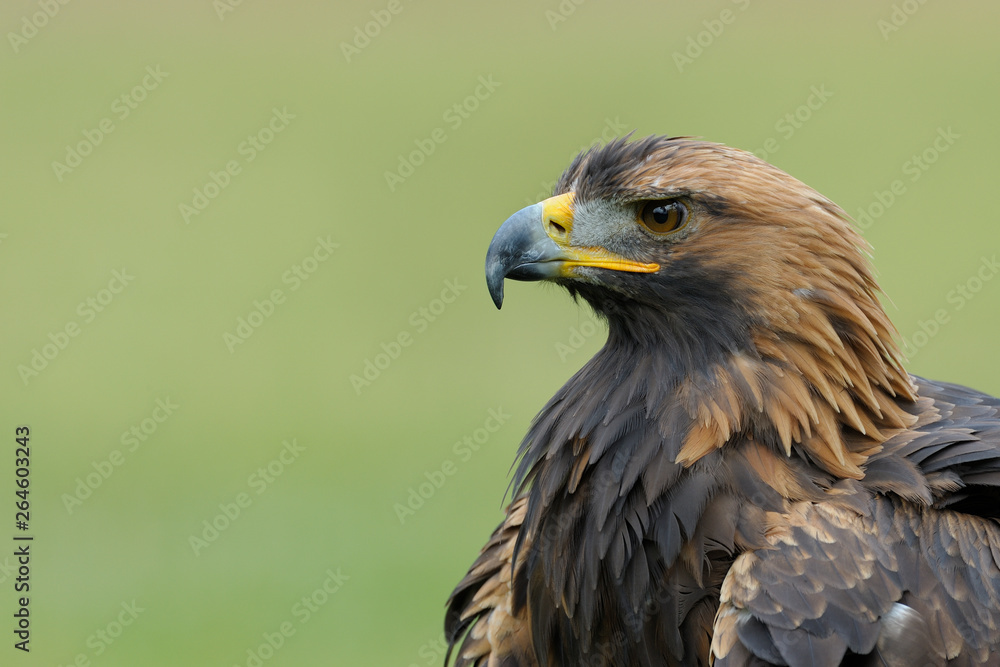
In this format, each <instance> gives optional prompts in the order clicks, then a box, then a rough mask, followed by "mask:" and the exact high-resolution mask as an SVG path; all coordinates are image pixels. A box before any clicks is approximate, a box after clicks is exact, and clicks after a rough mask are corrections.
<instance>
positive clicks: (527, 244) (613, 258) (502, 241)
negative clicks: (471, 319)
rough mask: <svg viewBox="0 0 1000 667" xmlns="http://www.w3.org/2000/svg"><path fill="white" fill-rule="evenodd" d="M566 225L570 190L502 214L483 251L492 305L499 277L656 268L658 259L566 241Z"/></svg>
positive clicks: (499, 295) (499, 291)
mask: <svg viewBox="0 0 1000 667" xmlns="http://www.w3.org/2000/svg"><path fill="white" fill-rule="evenodd" d="M572 231H573V193H572V192H567V193H565V194H562V195H557V196H555V197H550V198H548V199H546V200H544V201H540V202H538V203H537V204H532V205H531V206H527V207H525V208H522V209H521V210H520V211H518V212H517V213H515V214H514V215H512V216H510V217H509V218H507V221H506V222H504V223H503V224H502V225H501V226H500V229H498V230H497V233H496V234H495V235H494V236H493V241H492V242H490V248H489V250H488V251H487V252H486V285H487V287H488V288H489V290H490V296H491V297H493V303H495V304H496V307H497V308H500V306H501V305H503V281H504V278H511V279H512V280H526V281H531V280H552V279H555V278H568V277H571V276H572V274H573V268H574V267H577V266H592V267H597V268H602V269H609V270H612V271H630V272H634V273H654V272H656V271H658V270H659V269H660V265H659V264H643V263H641V262H635V261H632V260H629V259H626V258H624V257H621V256H619V255H616V254H614V253H611V252H609V251H607V250H605V249H604V248H593V247H589V248H582V247H575V246H573V245H571V243H570V235H571V233H572Z"/></svg>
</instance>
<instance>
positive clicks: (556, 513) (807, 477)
mask: <svg viewBox="0 0 1000 667" xmlns="http://www.w3.org/2000/svg"><path fill="white" fill-rule="evenodd" d="M505 278H511V279H514V280H528V281H531V280H548V281H552V282H554V283H556V284H557V285H561V286H562V287H564V288H565V289H566V290H567V291H569V293H570V294H571V295H573V297H574V298H577V299H583V300H584V301H585V302H587V303H588V304H589V305H590V306H591V307H592V308H593V309H594V311H596V313H598V314H599V315H600V316H601V317H603V318H604V319H605V320H606V321H607V326H608V338H607V343H606V344H605V345H604V347H603V348H602V349H601V350H600V351H599V352H598V353H597V354H596V355H595V356H594V358H593V359H591V360H590V361H589V362H588V363H587V364H586V365H585V366H584V367H583V368H582V369H581V370H580V371H579V372H578V373H576V375H574V376H573V377H572V378H571V379H570V380H569V381H568V382H567V383H566V384H565V385H564V386H563V387H562V389H560V390H559V391H558V392H557V393H556V395H555V396H554V397H553V398H552V399H551V400H550V401H549V402H548V404H547V405H546V406H545V407H544V408H543V409H542V411H541V412H540V413H539V414H538V416H537V417H536V418H535V420H534V421H533V423H532V425H531V427H530V430H529V431H528V433H527V435H526V436H525V438H524V441H523V443H522V445H521V448H520V452H519V456H520V463H519V466H518V468H517V471H516V475H515V478H514V480H513V489H514V495H513V502H512V503H511V505H510V506H509V508H508V510H507V514H506V518H505V520H504V521H503V523H502V524H501V525H500V526H499V527H498V528H497V529H496V531H495V532H494V533H493V535H492V537H491V538H490V539H489V541H488V542H487V544H486V546H485V547H484V548H483V550H482V552H481V553H480V555H479V557H478V559H477V560H476V561H475V562H474V564H473V565H472V568H471V569H470V570H469V572H468V574H467V575H466V576H465V578H464V579H463V580H462V581H461V582H460V583H459V584H458V586H457V588H456V589H455V591H454V592H453V593H452V595H451V598H450V600H449V602H448V610H447V616H446V620H445V629H446V637H447V639H448V641H449V643H450V646H451V649H452V650H451V651H450V652H449V653H454V655H455V664H456V665H460V666H467V665H473V666H479V667H487V666H488V667H499V666H501V665H503V666H506V667H550V666H568V665H574V666H575V665H710V664H714V665H716V666H717V667H729V666H733V665H790V666H793V667H797V666H800V665H820V666H829V665H858V666H860V665H879V666H884V667H914V666H920V665H982V664H993V665H996V664H1000V653H998V651H1000V627H998V626H1000V526H998V524H997V519H998V517H1000V488H998V487H1000V400H998V399H996V398H993V397H991V396H987V395H985V394H982V393H980V392H978V391H974V390H972V389H968V388H966V387H961V386H957V385H953V384H946V383H944V382H936V381H932V380H927V379H923V378H920V377H916V376H913V375H909V374H908V373H907V372H906V371H905V370H904V368H903V363H902V362H903V360H902V357H901V354H900V352H899V350H898V347H897V345H896V344H895V343H894V341H893V337H894V335H895V331H894V329H893V326H892V324H891V322H890V321H889V319H888V317H887V316H886V314H885V311H884V310H883V308H882V306H881V305H880V303H879V298H878V295H879V290H878V286H877V284H876V281H875V278H874V277H873V273H872V269H871V267H870V265H869V262H868V259H867V254H866V245H865V243H864V242H863V241H862V239H861V237H860V236H859V235H858V234H857V233H856V232H855V231H854V229H853V228H852V226H851V224H850V222H849V219H848V217H847V215H846V214H845V213H844V211H843V210H842V209H840V208H839V207H838V206H837V205H836V204H834V203H833V202H831V201H830V200H829V199H827V198H825V197H823V196H822V195H820V194H818V193H817V192H815V191H814V190H812V189H810V188H809V187H807V186H806V185H804V184H803V183H801V182H800V181H798V180H796V179H795V178H792V177H791V176H789V175H788V174H785V173H784V172H782V171H781V170H779V169H777V168H775V167H773V166H771V165H770V164H767V163H766V162H764V161H762V160H760V159H758V158H756V157H755V156H753V155H752V154H750V153H747V152H744V151H740V150H736V149H733V148H729V147H726V146H723V145H720V144H715V143H710V142H706V141H700V140H694V139H690V138H683V137H680V138H666V137H648V138H645V139H641V140H630V139H629V138H625V139H617V140H614V141H612V142H611V143H609V144H607V145H604V146H603V147H595V148H592V149H590V150H588V151H585V152H584V153H581V154H580V155H579V156H577V157H576V158H575V159H574V160H573V162H572V163H571V164H570V166H569V168H568V169H567V170H566V172H565V173H564V174H563V175H562V177H561V179H560V180H559V181H558V183H557V185H556V188H555V194H554V196H553V197H551V198H549V199H546V200H544V201H542V202H539V203H537V204H534V205H532V206H528V207H527V208H524V209H522V210H520V211H518V212H517V213H515V214H514V215H513V216H511V217H510V218H509V219H508V220H507V221H506V222H505V223H504V224H503V225H502V226H501V227H500V229H499V231H497V233H496V235H495V237H494V238H493V241H492V243H491V244H490V247H489V251H488V254H487V258H486V279H487V284H488V287H489V290H490V294H491V295H492V297H493V299H494V301H495V303H496V305H497V306H498V307H499V306H500V305H501V303H502V300H503V288H504V279H505ZM446 661H447V659H446Z"/></svg>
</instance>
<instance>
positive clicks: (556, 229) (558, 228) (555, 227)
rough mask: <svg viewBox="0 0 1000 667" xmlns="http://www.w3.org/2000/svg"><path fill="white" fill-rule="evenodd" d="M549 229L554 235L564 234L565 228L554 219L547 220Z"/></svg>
mask: <svg viewBox="0 0 1000 667" xmlns="http://www.w3.org/2000/svg"><path fill="white" fill-rule="evenodd" d="M549 231H550V232H552V233H553V234H555V235H556V236H566V228H565V227H563V226H562V225H560V224H559V223H558V222H556V221H555V220H549Z"/></svg>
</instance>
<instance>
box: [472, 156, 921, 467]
mask: <svg viewBox="0 0 1000 667" xmlns="http://www.w3.org/2000/svg"><path fill="white" fill-rule="evenodd" d="M866 249H867V247H866V245H865V243H864V241H863V240H862V239H861V237H860V236H859V235H858V233H857V232H856V231H855V230H854V229H853V227H852V226H851V224H850V221H849V219H848V217H847V215H846V214H845V213H844V211H843V210H842V209H841V208H839V207H838V206H837V205H836V204H834V203H833V202H832V201H830V200H829V199H827V198H826V197H824V196H822V195H821V194H819V193H818V192H816V191H815V190H813V189H811V188H809V187H808V186H806V185H805V184H803V183H802V182H800V181H798V180H796V179H795V178H793V177H791V176H789V175H788V174H786V173H784V172H783V171H781V170H780V169H778V168H776V167H774V166H772V165H770V164H768V163H766V162H764V161H763V160H761V159H759V158H757V157H756V156H754V155H753V154H751V153H748V152H745V151H742V150H738V149H734V148H730V147H728V146H723V145H721V144H716V143H711V142H707V141H698V140H693V139H690V138H684V137H678V138H667V137H660V136H653V137H647V138H644V139H641V140H638V141H629V140H628V138H627V137H626V138H624V139H617V140H614V141H612V142H610V143H609V144H607V145H605V146H603V147H595V148H592V149H590V150H589V151H586V152H584V153H581V154H580V155H579V156H578V157H577V158H576V159H575V160H574V161H573V162H572V163H571V164H570V166H569V168H568V169H567V170H566V171H565V173H564V174H563V175H562V177H561V178H560V180H559V181H558V183H557V185H556V188H555V193H554V196H552V197H550V198H548V199H546V200H544V201H542V202H539V203H537V204H533V205H531V206H528V207H526V208H523V209H521V210H520V211H518V212H517V213H515V214H514V215H512V216H511V217H510V218H509V219H508V220H507V221H506V222H505V223H504V224H503V225H502V226H501V227H500V229H499V230H498V231H497V233H496V235H495V236H494V238H493V241H492V243H491V244H490V247H489V251H488V253H487V257H486V279H487V285H488V287H489V290H490V294H491V296H492V297H493V300H494V303H496V305H497V307H500V305H501V304H502V302H503V284H504V279H505V278H511V279H514V280H549V281H553V282H555V283H557V284H559V285H562V286H563V287H565V288H566V289H567V290H569V292H570V293H571V294H572V295H574V297H580V298H583V299H584V300H586V301H587V302H588V303H589V304H590V305H591V306H592V307H593V308H594V310H595V311H596V312H597V313H598V314H600V315H601V316H603V317H604V318H605V319H606V320H607V322H608V326H609V337H608V343H607V345H606V349H609V350H616V351H617V352H618V354H619V355H626V356H627V355H628V354H629V351H630V350H633V351H635V350H643V351H649V350H655V351H658V353H659V354H662V355H665V356H667V357H669V359H670V360H671V366H670V368H671V369H672V370H671V372H670V373H669V375H670V376H671V378H672V379H670V380H664V382H672V383H674V385H676V386H679V387H680V389H679V392H674V393H675V394H676V395H679V396H680V397H682V398H684V400H686V401H688V402H689V403H690V412H691V413H692V416H693V417H694V418H695V420H696V421H698V422H700V423H701V425H702V427H701V428H696V429H693V430H692V433H693V435H692V436H691V437H690V439H689V442H688V443H687V446H685V447H684V449H683V450H682V451H681V452H680V456H679V458H678V461H679V462H685V463H691V462H693V461H695V460H698V459H699V458H701V457H702V456H704V455H705V454H707V453H708V452H710V451H711V450H712V449H714V448H716V447H721V446H722V445H723V444H724V443H725V442H727V441H728V440H729V439H730V438H731V437H732V435H733V434H734V433H737V432H742V433H744V434H746V435H749V436H751V437H754V436H760V437H765V438H767V439H769V440H775V441H779V442H780V445H781V446H783V447H784V449H785V450H786V451H787V452H788V454H789V455H791V453H792V448H793V446H801V449H802V450H803V451H804V452H806V456H808V458H810V459H812V460H815V461H816V462H818V463H820V464H821V465H823V467H825V468H827V469H828V470H830V471H831V472H833V473H834V474H836V475H837V476H849V477H860V476H861V475H862V472H861V469H860V467H859V466H860V465H861V464H862V463H863V462H864V461H865V459H866V457H867V456H868V455H870V454H871V453H873V452H875V451H877V449H878V443H880V442H882V441H884V438H885V434H884V433H883V430H885V429H896V428H901V427H903V426H905V425H906V424H907V423H908V420H909V417H908V416H907V415H904V414H902V412H901V411H900V409H899V408H898V407H897V406H896V402H895V400H894V399H895V398H896V397H897V396H899V397H901V398H912V396H913V386H912V383H911V381H910V379H909V376H908V375H907V374H906V373H905V371H904V370H903V368H902V364H901V355H900V354H899V351H898V348H897V347H896V345H895V343H894V341H893V336H894V334H895V330H894V328H893V326H892V324H891V322H890V321H889V318H888V317H887V316H886V314H885V312H884V310H883V308H882V306H881V304H880V303H879V300H878V292H879V290H878V285H877V283H876V281H875V278H874V276H873V273H872V270H871V267H870V265H869V262H868V259H867V255H866V252H865V250H866ZM734 376H735V377H734ZM726 384H728V385H729V386H730V387H738V388H740V389H739V391H737V390H736V389H733V390H732V391H733V395H732V398H731V400H727V402H726V404H725V405H717V404H711V405H706V404H705V403H704V402H702V401H701V399H700V398H699V396H701V395H702V394H704V395H705V396H711V395H714V394H715V393H716V391H717V390H716V388H717V387H718V386H720V385H726ZM682 385H686V386H682ZM705 400H706V401H710V400H715V399H710V398H706V399H705ZM855 405H861V406H864V408H863V409H861V410H858V409H855V407H854V406H855ZM838 423H843V424H846V426H847V427H848V428H849V429H850V430H851V432H852V433H857V434H858V435H859V436H861V439H860V443H859V444H856V445H845V444H844V442H843V437H842V436H841V434H840V429H839V428H837V426H838ZM810 443H811V445H810Z"/></svg>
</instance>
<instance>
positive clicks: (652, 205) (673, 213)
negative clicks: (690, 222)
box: [639, 199, 688, 234]
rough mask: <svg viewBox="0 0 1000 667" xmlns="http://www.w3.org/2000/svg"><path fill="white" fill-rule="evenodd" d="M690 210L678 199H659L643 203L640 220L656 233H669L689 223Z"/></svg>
mask: <svg viewBox="0 0 1000 667" xmlns="http://www.w3.org/2000/svg"><path fill="white" fill-rule="evenodd" d="M687 219H688V210H687V207H686V206H684V204H683V203H682V202H681V201H680V200H678V199H659V200H656V201H649V202H646V203H645V204H643V205H642V210H641V211H640V213H639V221H640V222H641V223H642V225H643V226H644V227H645V228H646V229H648V230H649V231H651V232H653V233H654V234H669V233H671V232H676V231H677V230H678V229H680V228H681V227H683V226H684V225H685V224H687Z"/></svg>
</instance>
